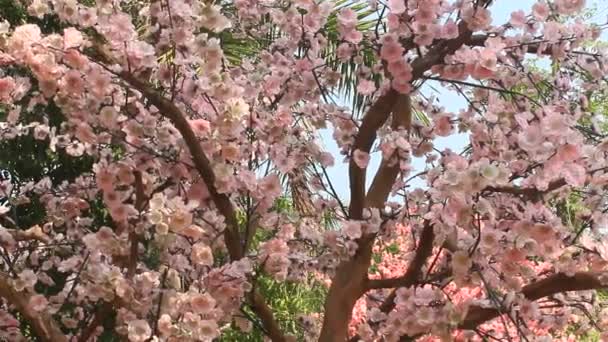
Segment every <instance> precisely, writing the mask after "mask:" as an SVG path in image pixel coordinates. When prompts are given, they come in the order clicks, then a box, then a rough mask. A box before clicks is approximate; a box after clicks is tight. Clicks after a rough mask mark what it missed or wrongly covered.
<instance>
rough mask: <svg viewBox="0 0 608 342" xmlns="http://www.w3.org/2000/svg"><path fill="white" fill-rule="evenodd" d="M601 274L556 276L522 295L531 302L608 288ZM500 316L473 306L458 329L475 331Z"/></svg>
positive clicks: (493, 310) (524, 289)
mask: <svg viewBox="0 0 608 342" xmlns="http://www.w3.org/2000/svg"><path fill="white" fill-rule="evenodd" d="M599 276H600V274H597V273H592V272H579V273H576V274H574V276H572V277H569V276H567V275H565V274H563V273H558V274H554V275H552V276H549V277H547V278H544V279H542V280H538V281H536V282H533V283H531V284H528V285H526V286H524V288H523V289H522V291H521V293H522V294H523V295H524V297H526V299H528V300H530V301H535V300H538V299H541V298H543V297H547V296H551V295H554V294H557V293H561V292H568V291H586V290H594V289H601V288H608V286H607V285H606V284H605V283H602V282H601V281H600V279H599ZM499 315H500V313H499V311H498V309H494V308H482V307H479V306H473V307H471V308H469V311H468V313H467V315H466V318H465V319H464V321H463V322H462V323H460V325H459V326H458V328H460V329H474V328H475V327H477V326H478V325H480V324H482V323H484V322H487V321H489V320H491V319H493V318H496V317H498V316H499Z"/></svg>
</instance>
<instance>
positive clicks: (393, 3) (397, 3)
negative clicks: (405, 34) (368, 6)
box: [388, 0, 406, 14]
mask: <svg viewBox="0 0 608 342" xmlns="http://www.w3.org/2000/svg"><path fill="white" fill-rule="evenodd" d="M388 7H389V8H390V10H391V13H393V14H402V13H404V12H405V9H406V8H405V0H389V1H388Z"/></svg>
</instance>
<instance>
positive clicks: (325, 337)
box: [319, 238, 373, 342]
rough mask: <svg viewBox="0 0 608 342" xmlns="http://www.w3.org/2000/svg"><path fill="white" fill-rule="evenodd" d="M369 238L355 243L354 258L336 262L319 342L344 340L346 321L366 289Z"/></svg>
mask: <svg viewBox="0 0 608 342" xmlns="http://www.w3.org/2000/svg"><path fill="white" fill-rule="evenodd" d="M371 244H373V239H371V238H366V239H365V241H362V242H361V243H360V244H359V251H360V252H361V253H357V254H356V255H355V257H353V258H352V259H350V260H348V261H346V262H343V263H342V264H340V266H339V267H338V269H337V270H336V275H335V276H334V279H333V280H332V283H331V287H330V288H329V293H328V295H327V300H326V302H325V317H324V319H323V328H322V330H321V336H320V338H319V341H320V342H331V341H336V342H337V341H339V342H343V341H346V340H347V338H348V324H349V322H350V319H351V316H352V312H353V307H354V306H355V303H356V302H357V300H358V299H359V298H360V297H361V296H362V295H363V294H364V293H365V291H367V281H368V280H367V272H368V268H369V266H370V262H371V254H372V253H371V250H372V249H371Z"/></svg>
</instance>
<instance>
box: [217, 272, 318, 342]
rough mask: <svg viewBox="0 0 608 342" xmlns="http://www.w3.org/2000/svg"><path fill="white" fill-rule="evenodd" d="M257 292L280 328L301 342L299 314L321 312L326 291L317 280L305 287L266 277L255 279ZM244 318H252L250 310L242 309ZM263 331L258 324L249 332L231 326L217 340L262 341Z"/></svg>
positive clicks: (229, 341)
mask: <svg viewBox="0 0 608 342" xmlns="http://www.w3.org/2000/svg"><path fill="white" fill-rule="evenodd" d="M257 284H258V288H259V290H260V292H261V293H262V294H263V295H264V297H265V298H267V299H268V304H269V306H270V307H271V308H272V311H273V313H274V315H275V318H276V319H277V321H278V323H279V325H280V326H281V328H282V329H283V330H284V331H285V332H286V333H288V334H293V335H295V336H296V337H297V338H298V341H302V340H303V337H304V335H303V332H302V329H301V327H300V325H299V323H298V316H299V315H306V314H311V313H315V312H320V311H321V310H322V308H323V303H324V301H325V296H326V294H327V289H326V287H325V286H323V285H322V284H319V283H318V282H316V281H312V280H311V281H310V282H309V283H308V284H303V283H295V282H277V281H274V280H272V279H271V278H268V277H264V276H262V277H259V278H257ZM243 311H244V312H245V315H247V316H249V317H254V315H253V314H252V312H251V311H250V309H249V308H247V307H244V308H243ZM263 336H264V335H263V332H262V329H261V327H260V326H259V323H257V324H255V325H254V328H253V330H252V331H251V332H250V333H243V332H241V331H239V330H238V329H237V328H236V327H234V325H233V326H231V327H230V328H228V329H226V330H225V331H224V333H223V334H222V336H221V338H220V339H219V340H220V341H226V342H261V341H263Z"/></svg>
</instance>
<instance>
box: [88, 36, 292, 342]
mask: <svg viewBox="0 0 608 342" xmlns="http://www.w3.org/2000/svg"><path fill="white" fill-rule="evenodd" d="M94 53H95V54H94V56H92V58H94V59H96V60H100V61H101V62H102V63H105V64H113V63H111V62H112V61H113V60H112V58H111V57H110V56H109V55H108V54H107V53H105V51H104V50H103V48H102V47H101V46H96V48H95V50H94ZM118 76H119V77H120V78H121V79H122V80H124V81H125V82H126V83H128V84H129V85H130V86H131V87H133V88H134V89H136V90H137V91H139V92H140V93H141V94H142V96H143V97H144V98H146V99H147V100H148V101H149V102H150V103H151V104H152V105H154V106H155V107H156V108H157V109H158V110H159V112H160V114H161V115H162V116H164V117H165V118H167V119H169V121H171V123H172V124H173V126H174V127H175V128H176V129H177V130H178V132H179V133H180V135H181V136H182V138H183V139H184V142H185V144H186V146H187V147H188V150H189V152H190V155H191V156H192V161H193V162H194V166H195V168H196V170H197V171H198V173H199V174H200V176H201V178H202V179H203V181H204V182H205V184H206V185H207V188H208V190H209V194H210V196H211V199H212V201H213V203H214V204H215V206H216V208H217V210H218V211H219V212H220V214H221V215H222V216H224V219H225V220H226V229H224V241H225V243H226V248H227V249H228V253H229V255H230V259H231V260H233V261H236V260H239V259H242V258H243V256H244V251H243V246H242V244H241V241H240V236H239V231H238V221H237V218H236V212H235V210H234V206H233V204H232V202H231V201H230V198H229V197H228V196H227V195H226V194H221V193H219V192H218V190H217V188H216V186H215V174H214V173H213V169H212V167H211V162H210V161H209V159H208V158H207V156H206V155H205V152H204V151H203V148H202V146H201V144H200V142H199V140H198V138H197V137H196V134H194V131H193V130H192V127H191V126H190V123H189V122H188V120H187V119H186V117H185V116H184V115H183V113H182V111H181V110H180V109H179V108H178V107H177V106H176V105H175V104H174V103H173V102H171V101H170V100H169V99H167V98H165V97H164V96H162V95H161V94H160V93H159V92H158V91H157V90H156V89H153V88H152V87H151V86H150V85H149V84H148V83H147V82H145V81H142V80H141V79H139V78H138V77H136V76H135V75H133V74H132V73H130V72H128V71H122V72H120V73H119V75H118ZM251 298H252V300H253V303H252V306H253V307H255V308H257V309H258V311H256V313H257V314H258V315H260V318H261V319H262V320H263V324H264V325H265V326H268V327H270V328H268V332H269V337H270V338H271V339H272V340H273V341H279V342H280V341H284V340H285V337H284V335H283V333H282V331H281V329H280V327H279V325H278V323H277V322H276V320H275V319H274V317H273V315H272V311H271V310H270V308H269V307H268V304H266V302H265V300H264V297H263V296H262V294H260V293H259V292H257V290H254V293H253V296H251Z"/></svg>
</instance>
